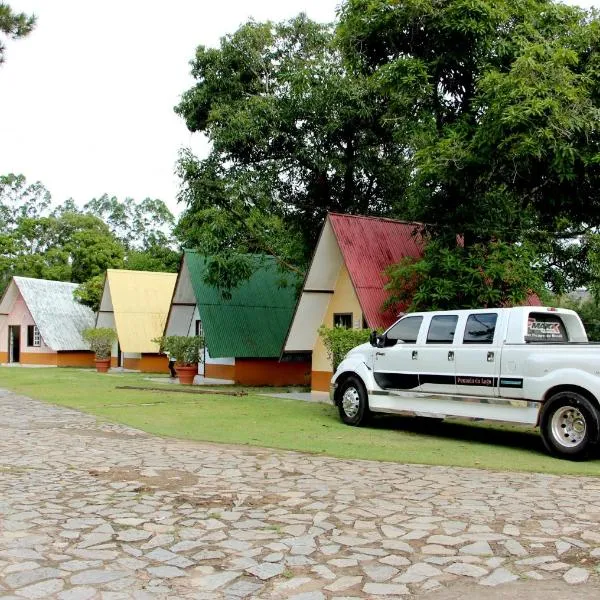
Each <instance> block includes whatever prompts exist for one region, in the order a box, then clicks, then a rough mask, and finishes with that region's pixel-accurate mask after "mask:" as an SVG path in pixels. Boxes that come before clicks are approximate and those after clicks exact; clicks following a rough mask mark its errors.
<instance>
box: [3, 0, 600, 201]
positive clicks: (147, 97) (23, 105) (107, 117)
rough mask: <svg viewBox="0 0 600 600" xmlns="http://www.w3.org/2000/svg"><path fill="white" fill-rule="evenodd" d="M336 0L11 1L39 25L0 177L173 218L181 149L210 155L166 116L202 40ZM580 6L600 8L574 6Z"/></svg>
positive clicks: (327, 7)
mask: <svg viewBox="0 0 600 600" xmlns="http://www.w3.org/2000/svg"><path fill="white" fill-rule="evenodd" d="M339 3H340V0H253V1H248V0H221V1H219V0H170V2H164V1H158V0H83V1H82V0H9V4H10V5H11V7H12V8H13V10H17V11H25V12H27V13H32V12H33V13H35V14H36V15H37V16H38V24H37V27H36V29H35V30H34V31H33V33H31V35H30V36H29V37H27V38H24V39H22V40H19V41H15V42H12V41H10V42H8V43H7V49H6V52H5V58H6V62H5V64H4V65H3V66H0V174H6V173H11V172H12V173H23V174H24V175H25V176H26V177H27V179H28V180H30V181H36V180H40V181H42V183H44V184H45V185H46V187H47V188H48V189H49V190H50V191H51V193H52V195H53V198H54V200H55V201H56V202H62V201H63V200H65V199H67V198H69V197H72V198H74V199H75V200H76V201H77V202H78V203H85V202H87V201H88V200H90V199H91V198H93V197H95V196H99V195H101V194H103V193H108V194H110V195H115V196H117V197H119V198H120V199H123V198H125V197H127V196H129V197H133V198H135V199H137V200H141V199H143V198H145V197H147V196H150V197H153V198H161V199H163V200H164V201H165V202H166V203H167V204H168V205H169V207H170V208H171V210H173V211H174V212H179V211H180V210H181V208H182V207H180V206H178V205H177V203H176V200H175V196H176V193H177V188H178V181H177V178H176V177H175V175H174V174H173V171H174V165H175V161H176V159H177V153H178V150H179V149H180V148H182V147H185V146H191V147H192V148H193V149H194V151H196V152H197V153H198V154H201V155H202V154H204V153H205V152H206V144H205V142H204V141H203V139H202V136H201V135H200V134H193V135H192V134H190V133H189V132H188V131H187V129H186V127H185V125H184V124H183V120H182V119H180V118H179V117H178V116H177V115H175V113H174V112H173V106H174V105H175V104H177V102H178V98H179V95H180V94H181V93H182V92H183V91H184V90H186V89H187V88H189V87H190V86H191V85H192V83H193V81H192V79H191V78H190V76H189V65H188V62H189V60H190V59H191V58H192V57H193V55H194V50H195V48H196V46H198V45H199V44H204V45H208V46H215V45H217V44H218V41H219V38H220V37H221V36H222V35H224V34H226V33H231V32H233V31H235V29H237V27H238V26H239V25H240V24H241V23H243V22H244V21H246V20H247V19H248V18H249V17H251V16H252V17H254V18H255V19H257V20H266V19H272V20H276V21H278V20H282V19H287V18H290V17H292V16H294V15H296V14H297V13H299V12H301V11H304V12H306V13H307V14H308V15H309V17H311V18H313V19H315V20H317V21H324V22H325V21H332V20H333V19H334V18H335V10H336V7H337V5H338V4H339ZM571 3H577V4H580V5H584V6H590V5H596V6H598V5H600V1H599V2H590V1H588V2H586V1H580V2H571Z"/></svg>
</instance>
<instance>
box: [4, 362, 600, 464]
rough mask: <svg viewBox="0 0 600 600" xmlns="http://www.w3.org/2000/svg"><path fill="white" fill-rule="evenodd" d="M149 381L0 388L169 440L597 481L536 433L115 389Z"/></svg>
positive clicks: (71, 373)
mask: <svg viewBox="0 0 600 600" xmlns="http://www.w3.org/2000/svg"><path fill="white" fill-rule="evenodd" d="M146 377H147V376H145V375H141V374H133V373H127V374H114V375H113V374H108V375H100V374H98V373H95V372H93V371H87V370H80V369H19V368H0V387H4V388H8V389H11V390H14V391H16V392H19V393H22V394H24V395H27V396H30V397H32V398H37V399H39V400H43V401H45V402H50V403H53V404H60V405H62V406H69V407H72V408H76V409H78V410H82V411H85V412H87V413H91V414H94V415H97V416H98V417H100V418H103V419H106V420H110V421H118V422H120V423H126V424H127V425H131V426H133V427H137V428H139V429H143V430H144V431H147V432H150V433H154V434H157V435H164V436H170V437H177V438H186V439H191V440H203V441H211V442H223V443H232V444H250V445H254V446H266V447H272V448H284V449H290V450H300V451H302V452H315V453H320V454H328V455H331V456H339V457H343V458H362V459H369V460H389V461H395V462H401V463H421V464H431V465H453V466H463V467H476V468H485V469H496V470H506V471H533V472H542V473H556V474H571V475H595V476H600V460H598V459H596V460H593V461H588V462H581V463H577V462H569V461H565V460H558V459H555V458H551V457H550V456H548V455H546V453H545V451H544V448H543V446H542V442H541V439H540V437H539V435H538V432H537V431H536V430H534V429H533V428H531V427H525V426H518V425H504V424H502V425H500V424H495V425H489V424H482V423H480V422H477V423H471V422H467V421H459V420H447V421H445V422H443V423H436V422H432V421H429V420H427V419H416V418H411V417H395V416H394V417H392V416H381V417H377V418H375V419H374V421H373V424H372V425H371V426H370V427H368V428H355V427H348V426H346V425H343V424H342V423H341V422H340V421H339V419H338V415H337V410H336V409H335V408H334V407H332V406H329V405H324V404H313V403H309V402H301V401H298V400H280V399H276V398H265V397H262V396H259V395H257V392H258V391H259V390H257V389H256V388H255V389H248V388H246V389H248V391H249V393H248V395H247V396H241V397H233V396H224V395H219V394H214V395H212V394H210V395H192V394H181V393H175V392H172V391H169V390H172V389H173V387H172V386H171V385H169V384H165V385H164V386H161V387H164V389H165V390H167V391H166V392H152V391H138V390H121V389H117V386H120V385H135V386H155V385H156V383H153V382H150V381H148V380H147V379H146ZM223 389H229V390H231V389H235V390H239V389H241V388H233V387H229V386H227V387H224V388H223ZM261 391H266V390H261Z"/></svg>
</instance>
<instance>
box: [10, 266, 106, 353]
mask: <svg viewBox="0 0 600 600" xmlns="http://www.w3.org/2000/svg"><path fill="white" fill-rule="evenodd" d="M13 280H14V282H15V285H16V286H17V287H18V288H19V291H20V292H21V295H22V296H23V300H24V301H25V304H26V305H27V308H28V309H29V312H30V313H31V316H32V318H33V320H34V321H35V324H36V325H37V327H38V329H39V330H40V335H41V336H42V339H43V340H44V342H45V343H46V345H47V346H49V347H50V348H52V350H56V351H61V350H89V345H88V344H87V343H86V342H85V341H84V340H83V338H82V337H81V332H82V331H83V330H84V329H87V328H89V327H93V326H94V313H93V311H92V309H91V308H89V307H87V306H84V305H83V304H79V302H77V301H76V300H75V299H74V298H73V292H74V291H75V290H76V289H77V287H78V285H77V284H76V283H67V282H64V281H48V280H46V279H31V278H29V277H13Z"/></svg>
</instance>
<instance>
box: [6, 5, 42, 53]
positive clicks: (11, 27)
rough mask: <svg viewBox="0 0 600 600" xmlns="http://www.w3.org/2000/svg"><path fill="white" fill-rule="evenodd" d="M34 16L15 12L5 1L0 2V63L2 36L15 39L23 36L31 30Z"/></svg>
mask: <svg viewBox="0 0 600 600" xmlns="http://www.w3.org/2000/svg"><path fill="white" fill-rule="evenodd" d="M35 22H36V18H35V16H34V15H26V14H25V13H16V12H13V10H12V9H11V8H10V5H9V4H7V3H6V2H0V34H2V35H0V64H2V63H3V62H4V44H3V39H2V38H3V36H5V37H7V38H11V39H13V40H16V39H18V38H22V37H25V36H26V35H28V34H29V33H31V31H32V30H33V28H34V26H35Z"/></svg>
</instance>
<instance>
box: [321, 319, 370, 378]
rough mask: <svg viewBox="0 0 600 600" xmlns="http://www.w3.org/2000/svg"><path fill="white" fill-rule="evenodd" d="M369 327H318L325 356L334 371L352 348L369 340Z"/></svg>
mask: <svg viewBox="0 0 600 600" xmlns="http://www.w3.org/2000/svg"><path fill="white" fill-rule="evenodd" d="M370 334H371V331H370V330H369V329H351V328H347V327H339V326H338V327H326V326H325V325H321V327H319V336H320V337H321V340H322V341H323V345H324V346H325V349H326V350H327V356H328V358H329V360H330V361H331V364H332V366H333V370H334V371H335V370H336V369H337V368H338V366H339V364H340V363H341V362H342V360H344V357H345V356H346V354H348V352H350V350H352V348H354V347H355V346H358V345H359V344H364V343H365V342H368V341H369V335H370Z"/></svg>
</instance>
